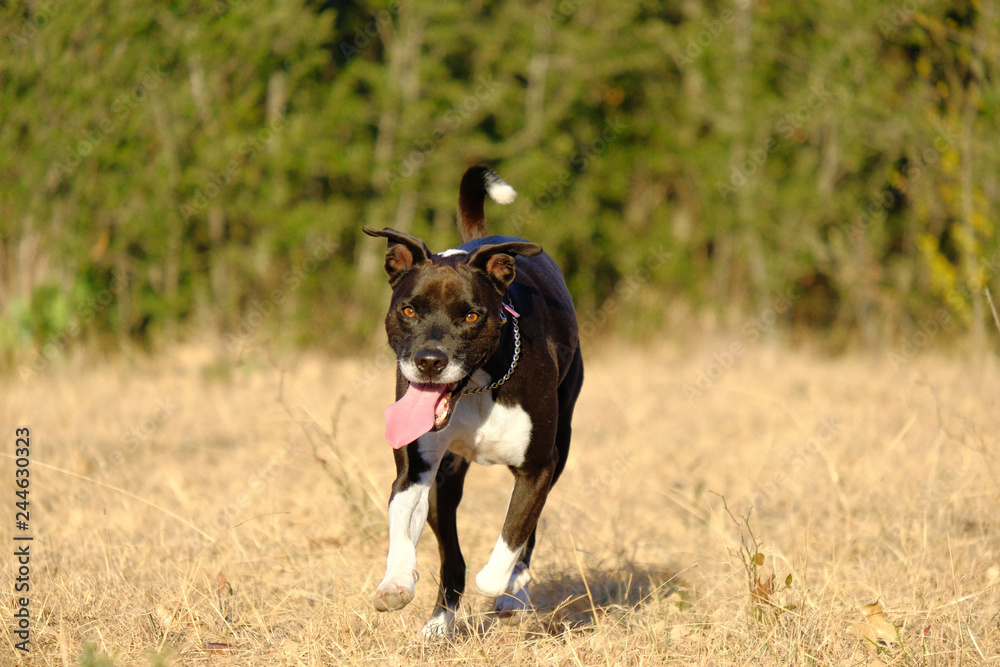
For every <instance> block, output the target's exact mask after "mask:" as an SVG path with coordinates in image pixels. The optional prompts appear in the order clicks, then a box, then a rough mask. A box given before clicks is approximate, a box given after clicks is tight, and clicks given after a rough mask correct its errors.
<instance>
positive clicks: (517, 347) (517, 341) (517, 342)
mask: <svg viewBox="0 0 1000 667" xmlns="http://www.w3.org/2000/svg"><path fill="white" fill-rule="evenodd" d="M511 319H512V320H514V358H513V359H512V360H511V362H510V368H508V369H507V374H506V375H504V376H503V377H502V378H500V379H499V380H497V381H496V382H494V383H493V384H490V385H486V386H485V387H478V388H476V389H467V390H466V391H465V393H466V394H471V395H475V394H482V393H483V392H486V391H493V390H494V389H496V388H497V387H499V386H501V385H502V384H503V383H504V382H506V381H507V380H509V379H510V376H511V375H512V374H513V373H514V369H515V368H517V360H518V359H519V358H520V356H521V333H520V331H518V328H517V318H516V317H512V318H511Z"/></svg>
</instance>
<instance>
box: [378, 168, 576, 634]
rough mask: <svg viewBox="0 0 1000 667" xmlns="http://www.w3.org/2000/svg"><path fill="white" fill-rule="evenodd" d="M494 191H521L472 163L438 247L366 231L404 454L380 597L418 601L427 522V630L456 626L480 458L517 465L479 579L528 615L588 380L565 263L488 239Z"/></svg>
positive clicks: (510, 619) (509, 612)
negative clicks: (392, 357) (537, 561)
mask: <svg viewBox="0 0 1000 667" xmlns="http://www.w3.org/2000/svg"><path fill="white" fill-rule="evenodd" d="M487 195H489V196H490V197H491V198H492V199H493V200H495V201H496V202H498V203H502V204H506V203H510V202H512V201H513V200H514V198H515V197H516V196H517V193H516V192H515V191H514V189H513V188H512V187H511V186H510V185H508V184H507V183H506V182H505V181H504V180H503V179H501V178H500V177H499V176H498V175H497V174H496V173H495V172H494V171H492V170H491V169H489V168H488V167H484V166H475V167H471V168H469V169H468V170H467V171H466V172H465V175H464V176H463V177H462V181H461V185H460V187H459V199H458V228H459V233H460V235H461V239H462V245H460V246H458V247H457V248H451V249H449V250H445V251H443V252H439V253H432V252H431V251H430V250H428V248H427V246H426V244H425V243H424V242H423V241H422V240H420V239H419V238H416V237H414V236H410V235H409V234H404V233H402V232H398V231H395V230H393V229H390V228H385V229H382V230H381V231H378V230H375V229H372V228H370V227H367V226H365V227H363V230H364V232H365V233H366V234H368V235H369V236H375V237H384V238H386V239H387V241H388V245H387V249H386V253H385V271H386V273H387V274H388V276H389V285H390V287H391V288H392V298H391V301H390V305H389V312H388V314H387V315H386V317H385V330H386V334H387V335H388V340H389V345H390V347H392V349H393V351H394V352H395V353H396V358H397V362H398V368H397V374H396V399H397V400H396V402H395V403H394V404H393V405H391V406H389V407H388V408H387V409H386V413H385V416H386V425H385V432H386V439H387V440H388V441H389V443H390V444H391V445H392V447H393V457H394V458H395V462H396V479H395V481H394V482H393V484H392V492H391V494H390V496H389V512H388V515H389V554H388V558H387V559H386V573H385V578H384V579H382V582H381V583H380V584H379V586H378V589H377V591H376V593H375V599H374V606H375V608H376V609H378V610H379V611H391V610H396V609H401V608H403V607H404V606H406V605H407V604H409V602H410V601H411V600H412V599H413V596H414V592H415V587H416V581H417V552H416V546H417V541H418V540H419V539H420V534H421V532H422V530H423V528H424V524H425V523H429V524H430V526H431V529H432V530H433V531H434V534H435V536H436V537H437V541H438V550H439V552H440V555H441V573H440V576H441V580H440V582H441V583H440V590H439V591H438V597H437V603H436V604H435V606H434V611H433V612H432V614H431V617H430V620H429V621H428V622H427V624H426V625H425V626H424V629H423V633H424V636H425V637H427V638H433V637H437V636H442V635H445V636H447V635H450V634H451V633H452V632H453V630H454V627H455V612H456V611H457V609H458V605H459V602H460V599H461V596H462V594H463V593H464V590H465V560H464V558H463V557H462V551H461V549H460V547H459V542H458V534H457V530H456V524H455V512H456V509H457V507H458V504H459V501H461V499H462V487H463V483H464V479H465V474H466V472H467V470H468V468H469V464H470V463H472V462H475V463H479V464H483V465H505V466H507V467H508V468H509V469H510V471H511V472H512V473H513V474H514V488H513V491H512V492H511V497H510V503H509V505H508V507H507V516H506V518H505V520H504V524H503V528H502V530H501V532H500V537H499V539H498V540H497V543H496V546H495V547H494V549H493V552H492V554H491V556H490V559H489V562H488V563H487V564H486V566H485V567H484V568H483V569H482V570H480V571H479V573H478V574H477V575H476V588H477V589H478V591H479V592H480V593H481V594H482V595H484V596H487V597H490V598H495V602H494V607H493V608H494V610H495V611H496V612H497V613H498V616H499V619H500V620H501V622H503V623H506V624H514V623H518V622H519V621H520V620H521V616H522V613H523V612H524V611H525V610H526V609H527V608H528V606H529V604H530V599H529V596H528V588H527V585H528V582H529V581H530V579H531V574H530V572H529V569H528V568H529V565H530V563H531V554H532V551H533V550H534V547H535V529H536V525H537V523H538V517H539V515H540V514H541V512H542V507H543V506H544V505H545V501H546V498H547V497H548V494H549V490H550V489H551V488H552V485H553V484H555V482H556V480H558V479H559V475H560V474H561V473H562V470H563V467H564V466H565V465H566V457H567V456H568V454H569V444H570V432H571V423H572V418H573V407H574V405H575V404H576V400H577V397H578V396H579V394H580V387H581V386H582V384H583V358H582V356H581V353H580V341H579V335H578V328H577V321H576V313H575V310H574V308H573V300H572V298H571V297H570V294H569V291H568V289H567V288H566V283H565V281H564V280H563V276H562V272H561V271H560V270H559V267H558V266H557V265H556V263H555V262H554V261H553V260H552V258H551V257H549V256H548V255H547V254H545V253H544V252H543V251H542V247H541V246H540V245H538V244H536V243H530V242H528V241H526V240H524V239H519V238H514V237H508V236H487V235H486V223H485V219H484V213H483V204H484V202H485V200H486V196H487Z"/></svg>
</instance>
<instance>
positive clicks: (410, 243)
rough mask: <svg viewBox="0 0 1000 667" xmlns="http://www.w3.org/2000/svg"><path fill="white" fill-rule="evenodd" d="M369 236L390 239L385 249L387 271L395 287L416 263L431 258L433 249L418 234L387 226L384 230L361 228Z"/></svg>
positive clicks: (390, 282)
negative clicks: (405, 232) (399, 230)
mask: <svg viewBox="0 0 1000 667" xmlns="http://www.w3.org/2000/svg"><path fill="white" fill-rule="evenodd" d="M361 231H363V232H364V233H365V234H367V235H368V236H376V237H378V236H384V237H385V238H387V239H388V240H389V246H388V247H387V248H386V249H385V272H386V273H387V274H388V275H389V285H390V286H391V287H395V286H396V283H398V282H399V279H400V278H402V277H403V276H404V275H405V274H406V272H407V271H409V270H410V269H412V268H413V267H414V266H415V265H416V264H420V263H421V262H426V261H427V260H428V259H430V256H431V251H430V250H429V249H428V248H427V245H426V244H425V243H424V242H423V241H421V240H420V239H418V238H417V237H416V236H410V235H409V234H404V233H403V232H397V231H396V230H395V229H391V228H389V227H386V228H385V229H383V230H382V231H379V230H377V229H372V228H371V227H368V226H367V225H365V226H364V227H362V228H361Z"/></svg>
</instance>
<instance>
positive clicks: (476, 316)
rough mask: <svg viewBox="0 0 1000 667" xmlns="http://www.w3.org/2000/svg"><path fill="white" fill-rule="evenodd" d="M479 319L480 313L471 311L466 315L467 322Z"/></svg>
mask: <svg viewBox="0 0 1000 667" xmlns="http://www.w3.org/2000/svg"><path fill="white" fill-rule="evenodd" d="M478 319H479V313H469V314H468V315H466V316H465V321H466V322H475V321H476V320H478Z"/></svg>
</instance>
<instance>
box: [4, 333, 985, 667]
mask: <svg viewBox="0 0 1000 667" xmlns="http://www.w3.org/2000/svg"><path fill="white" fill-rule="evenodd" d="M733 342H742V343H744V344H745V347H744V349H745V353H744V354H743V355H742V356H740V357H739V358H737V359H735V360H734V361H733V363H732V364H731V367H730V368H728V369H725V370H722V369H710V370H712V375H713V376H715V378H714V379H713V380H712V382H711V386H707V383H703V386H707V389H706V390H705V391H704V392H703V394H702V395H701V396H697V397H693V398H692V399H691V400H687V398H685V395H684V386H685V385H687V384H694V383H695V382H696V381H697V380H698V376H699V373H701V372H702V370H704V369H705V368H706V367H707V366H708V365H709V364H710V363H712V360H713V355H717V354H722V353H724V352H725V350H727V349H728V348H729V346H730V344H731V343H733ZM588 352H589V353H588ZM892 352H893V351H892V350H888V351H884V352H881V353H878V354H875V353H872V354H870V355H867V356H860V355H854V356H846V357H838V358H829V357H826V356H824V355H821V354H818V353H814V352H810V351H807V350H797V351H796V350H791V349H789V348H788V347H787V346H782V345H778V344H772V343H764V342H751V341H746V340H742V339H741V338H740V337H739V336H734V337H732V338H726V337H712V338H708V339H707V340H702V341H701V342H698V343H697V344H694V343H691V344H685V345H684V346H681V345H679V344H676V343H673V344H671V343H662V344H659V345H657V346H654V347H649V348H633V347H625V346H620V347H616V346H608V347H605V348H603V349H601V350H598V351H593V350H590V351H587V350H585V355H586V359H587V380H586V383H585V386H584V391H583V395H582V397H581V401H580V404H579V405H578V411H577V416H576V422H575V439H574V443H573V450H572V453H571V456H570V460H569V462H568V465H567V468H566V472H565V474H564V476H563V478H562V479H561V480H560V482H559V484H558V485H557V486H556V487H555V489H554V490H553V492H552V494H551V496H550V498H549V502H548V504H547V506H546V508H545V512H544V514H543V516H542V521H541V524H540V529H539V544H538V547H537V549H536V551H535V559H534V563H533V571H534V578H535V583H534V584H533V588H532V594H533V601H534V604H535V607H536V610H535V612H534V613H533V614H532V615H530V616H529V617H528V618H526V619H525V621H524V622H523V623H522V624H521V625H520V626H519V627H515V628H511V627H506V626H501V625H499V624H497V623H495V622H494V620H493V619H492V618H491V617H490V616H489V614H487V613H486V610H487V609H488V601H487V600H485V599H483V598H482V597H480V596H478V595H476V594H475V593H471V592H470V593H469V594H468V595H467V596H466V599H465V602H464V613H463V614H462V615H460V619H459V632H458V634H457V636H456V637H454V638H453V639H452V640H451V641H450V642H448V643H444V644H430V645H425V644H424V643H423V642H422V641H421V639H420V629H421V627H422V625H423V623H424V621H425V620H426V619H427V617H428V615H429V613H430V610H431V607H432V606H433V603H434V598H435V585H436V584H435V582H436V579H437V568H438V556H437V549H436V545H435V540H434V537H433V535H432V534H431V532H430V530H429V529H428V530H426V531H425V533H424V539H423V540H422V542H421V544H420V549H419V554H420V574H421V580H420V582H419V583H418V585H417V596H416V598H415V600H414V601H413V603H412V604H411V605H410V606H409V607H407V608H406V609H405V610H403V611H401V612H397V613H392V614H380V613H378V612H376V611H375V610H374V608H373V607H372V606H371V597H372V594H373V592H374V590H375V587H376V586H377V584H378V582H379V580H380V579H381V577H382V574H383V567H384V564H385V549H386V545H387V536H386V535H387V532H386V518H385V507H386V501H387V498H388V489H389V484H390V482H391V480H392V477H393V468H392V457H391V454H390V449H389V447H388V445H386V444H385V442H384V440H383V437H382V428H383V422H382V410H383V408H384V407H385V406H386V405H387V404H388V403H389V402H390V401H391V398H392V396H391V392H392V370H391V366H390V364H389V363H387V360H386V357H385V353H384V351H383V352H379V353H377V354H375V355H374V356H370V357H367V358H359V359H356V360H346V361H331V360H329V359H326V358H321V357H318V356H311V355H302V356H296V357H286V358H283V359H282V360H281V361H274V360H273V359H271V358H269V355H267V354H264V353H261V352H253V353H249V354H247V355H245V357H244V358H243V359H242V360H238V359H232V358H230V357H231V355H229V354H228V353H226V351H225V349H224V346H223V345H221V344H219V345H216V346H214V347H213V346H202V347H198V348H188V349H185V350H183V351H179V352H176V353H173V354H171V355H169V356H168V357H166V358H163V359H158V360H156V361H155V362H153V361H147V360H142V359H139V360H135V361H131V362H119V363H116V364H109V365H106V366H104V367H102V368H98V369H89V368H87V367H86V366H85V365H83V364H74V363H70V364H68V365H65V366H63V367H61V368H51V369H46V370H45V371H44V372H42V373H41V374H40V375H39V376H37V377H35V378H33V379H30V380H28V381H22V380H21V379H19V378H18V377H17V376H16V375H12V376H9V377H8V379H7V380H6V390H5V392H4V395H3V399H2V401H0V425H2V428H3V429H4V433H5V437H6V439H7V443H6V444H5V445H4V448H3V450H2V451H3V452H4V457H3V458H2V461H3V465H2V466H0V489H3V492H2V493H0V497H3V498H5V500H4V502H5V504H6V505H7V507H6V508H5V510H4V512H3V516H4V517H5V519H4V520H3V522H2V525H0V542H2V544H3V545H4V547H3V549H2V551H3V553H4V554H6V555H5V556H3V557H2V558H0V573H2V576H0V579H2V580H3V581H4V582H6V583H4V585H3V586H4V595H3V596H2V597H0V613H2V615H3V619H4V622H3V633H2V636H0V642H2V644H3V647H2V648H0V662H2V663H4V664H13V663H15V662H22V663H30V664H57V665H75V664H83V665H103V664H111V662H112V661H113V662H114V664H120V665H132V664H140V665H144V664H176V665H201V664H205V665H243V664H261V665H327V664H331V665H332V664H386V665H397V664H417V663H427V662H441V663H454V664H466V663H470V664H476V665H479V664H482V665H509V664H530V663H535V662H541V661H545V662H552V663H553V664H566V665H590V664H599V665H618V664H622V665H646V664H660V663H664V662H665V663H676V664H706V665H707V664H714V665H723V664H775V665H777V664H783V665H791V664H808V663H814V664H822V665H828V664H836V665H861V664H907V665H909V664H913V665H924V664H926V665H958V664H961V665H986V664H997V663H998V662H1000V582H998V580H1000V576H998V575H1000V512H998V510H1000V507H998V505H1000V502H998V500H1000V462H998V457H1000V446H998V445H1000V443H998V433H1000V373H998V368H997V363H996V359H995V358H993V357H991V358H990V359H989V360H987V361H986V362H979V363H972V362H969V361H964V360H962V359H959V358H958V356H957V355H953V356H950V357H945V356H941V355H940V353H938V352H935V351H931V350H920V349H916V346H910V347H907V348H906V349H905V350H903V349H902V348H900V349H899V350H896V353H897V354H898V355H899V356H898V357H891V356H890V353H892ZM219 359H230V360H229V361H221V362H220V361H219ZM717 371H719V372H717ZM21 426H27V427H29V428H30V429H31V456H32V461H31V467H30V471H31V476H30V479H31V486H30V501H31V505H30V511H31V531H30V532H31V533H32V534H33V535H34V536H35V540H34V542H32V543H31V554H32V558H31V564H30V566H31V573H30V577H31V585H32V593H31V604H30V612H31V614H32V616H33V618H32V628H31V631H32V635H31V653H30V655H29V656H28V657H27V658H26V659H25V658H24V657H23V656H20V652H19V651H16V650H15V649H14V648H13V646H14V643H15V642H16V641H17V638H16V637H15V636H14V635H13V634H12V618H13V613H14V600H13V597H12V595H11V592H12V584H11V583H10V582H12V581H13V579H14V577H15V575H16V570H17V565H16V563H15V562H14V558H13V557H12V555H11V554H12V552H13V547H12V546H11V545H13V544H15V543H14V542H13V539H12V538H13V533H14V532H17V531H15V529H14V511H15V509H14V502H15V501H16V498H15V497H14V490H15V487H14V481H13V480H14V467H15V466H14V462H13V461H12V460H11V458H10V457H11V455H12V454H13V451H14V440H15V436H14V430H15V428H16V427H21ZM510 483H511V477H510V474H509V472H508V471H507V470H504V469H490V468H481V467H476V468H474V469H473V470H472V472H471V473H470V475H469V478H468V484H467V487H466V496H465V501H464V503H463V505H462V507H461V509H460V510H459V529H460V532H461V535H462V538H463V547H464V553H465V556H466V560H467V562H468V564H469V579H470V584H471V585H470V590H472V589H474V584H473V583H472V582H471V579H472V576H473V575H474V574H475V572H477V571H478V570H479V569H480V568H481V567H482V566H483V565H484V564H485V562H486V559H487V557H488V556H489V552H490V550H491V549H492V546H493V544H494V542H495V541H496V537H497V534H498V531H499V529H500V525H501V521H502V513H503V511H504V509H505V507H506V502H507V498H508V495H509V492H510ZM727 506H728V512H727V509H726V507H727ZM751 506H752V507H753V509H752V512H751ZM758 552H759V553H760V554H762V555H763V557H764V562H763V565H762V566H760V567H758V564H757V563H758V562H759V559H758V557H757V556H756V554H757V553H758ZM772 573H773V574H775V575H776V576H775V578H774V579H771V576H770V575H771V574H772ZM788 577H790V581H789V579H788ZM786 582H787V583H788V585H787V586H786ZM752 588H753V589H756V594H753V593H752V592H751V589H752ZM876 601H877V602H879V603H880V605H881V607H882V608H883V609H884V612H885V615H884V618H883V619H879V618H876V617H873V618H870V619H869V621H870V623H869V624H867V625H864V624H863V622H864V621H865V617H864V615H863V612H862V606H863V605H867V604H871V603H875V602H876ZM785 607H788V609H786V608H785ZM858 624H863V625H862V626H861V631H862V632H863V633H866V634H867V635H868V636H869V637H870V638H873V639H881V640H882V641H881V643H878V642H877V643H875V644H873V643H872V642H870V641H865V640H861V639H859V638H858V636H857V634H856V632H855V630H854V629H855V628H856V626H858ZM890 624H891V625H890ZM19 656H20V658H19Z"/></svg>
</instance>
